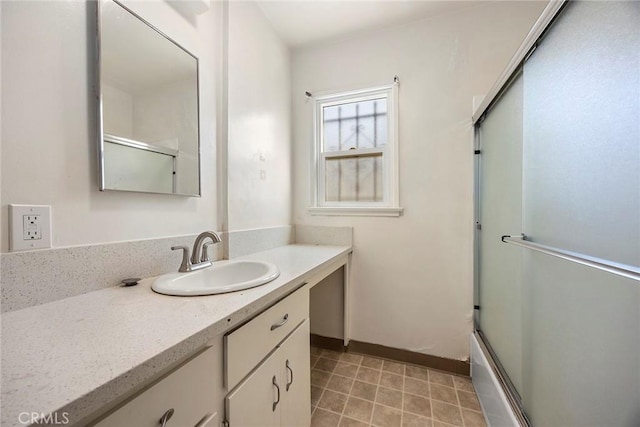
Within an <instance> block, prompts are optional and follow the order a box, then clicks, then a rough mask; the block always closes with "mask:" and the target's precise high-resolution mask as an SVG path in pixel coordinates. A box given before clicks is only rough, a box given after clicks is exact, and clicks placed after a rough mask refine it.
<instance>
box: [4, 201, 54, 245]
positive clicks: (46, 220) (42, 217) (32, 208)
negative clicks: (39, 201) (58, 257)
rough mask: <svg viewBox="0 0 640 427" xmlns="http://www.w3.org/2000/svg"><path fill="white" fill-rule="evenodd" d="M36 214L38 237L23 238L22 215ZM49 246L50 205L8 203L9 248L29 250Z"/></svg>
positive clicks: (23, 223)
mask: <svg viewBox="0 0 640 427" xmlns="http://www.w3.org/2000/svg"><path fill="white" fill-rule="evenodd" d="M29 215H38V223H39V231H40V238H39V239H26V238H25V230H24V226H25V221H24V217H25V216H29ZM50 247H51V206H41V205H9V250H10V251H11V252H15V251H30V250H33V249H45V248H50Z"/></svg>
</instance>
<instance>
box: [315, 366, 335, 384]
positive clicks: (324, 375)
mask: <svg viewBox="0 0 640 427" xmlns="http://www.w3.org/2000/svg"><path fill="white" fill-rule="evenodd" d="M329 378H331V374H330V373H328V372H324V371H318V370H316V369H312V370H311V385H315V386H317V387H326V386H327V383H328V382H329Z"/></svg>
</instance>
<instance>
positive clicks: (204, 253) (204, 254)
mask: <svg viewBox="0 0 640 427" xmlns="http://www.w3.org/2000/svg"><path fill="white" fill-rule="evenodd" d="M215 243H216V242H206V243H205V244H204V245H202V258H200V262H207V261H211V258H209V252H208V250H209V246H211V245H214V244H215Z"/></svg>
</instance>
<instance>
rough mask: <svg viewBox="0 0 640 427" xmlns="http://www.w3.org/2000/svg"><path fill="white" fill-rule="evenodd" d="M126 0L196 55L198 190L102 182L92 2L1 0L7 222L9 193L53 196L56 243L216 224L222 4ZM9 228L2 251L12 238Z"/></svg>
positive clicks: (12, 197) (37, 199) (34, 198)
mask: <svg viewBox="0 0 640 427" xmlns="http://www.w3.org/2000/svg"><path fill="white" fill-rule="evenodd" d="M125 3H126V4H127V6H129V7H130V8H131V9H133V10H134V11H136V12H137V13H138V14H140V15H141V16H143V17H144V18H145V19H147V20H148V21H149V22H152V23H154V24H155V25H156V26H157V27H158V28H159V29H160V30H161V31H163V32H165V33H166V34H168V35H169V36H170V37H172V38H174V39H175V40H176V41H177V42H178V43H180V44H182V45H183V46H185V47H186V48H187V49H189V50H191V51H192V52H193V53H194V54H195V55H196V56H198V57H199V58H200V67H201V69H200V78H201V81H200V117H201V123H200V126H201V128H200V129H201V153H202V159H201V164H202V194H203V196H202V197H201V198H187V197H176V196H166V195H148V194H137V193H123V192H99V191H98V170H97V151H96V146H97V142H96V140H97V136H96V119H95V111H96V101H95V96H94V84H95V81H94V79H95V72H96V70H95V65H94V64H95V59H94V54H95V38H94V34H95V24H94V21H95V10H94V7H95V6H94V5H95V3H94V2H80V1H55V2H29V1H22V2H1V7H2V24H1V30H2V122H3V124H4V126H3V127H2V140H1V144H2V147H1V148H2V154H3V156H2V166H1V171H2V179H1V182H2V188H1V197H2V198H1V203H2V211H1V215H2V223H1V224H0V228H1V229H2V230H3V231H4V230H6V229H7V228H6V227H7V204H9V203H29V204H49V205H52V206H53V210H52V216H53V218H52V219H53V245H54V246H68V245H78V244H87V243H99V242H112V241H120V240H130V239H141V238H151V237H160V236H172V235H180V234H193V233H198V232H201V231H203V230H205V229H217V225H218V221H217V219H218V218H217V209H216V171H215V169H216V168H215V164H216V144H215V135H216V78H217V72H218V71H217V70H218V67H219V63H218V62H217V61H218V59H219V58H220V47H219V43H220V40H221V39H222V37H221V34H220V31H221V23H220V22H221V5H220V3H218V2H211V9H210V10H209V11H208V12H206V13H204V14H202V15H199V16H198V17H197V18H196V17H188V16H187V17H186V16H185V15H184V13H179V12H178V11H177V10H176V9H175V8H174V7H171V6H170V5H169V4H168V3H167V2H164V1H152V2H148V1H147V2H145V1H125ZM187 18H189V19H187ZM6 235H7V234H6V233H2V236H3V238H2V251H7V248H8V245H7V239H6V237H5V236H6Z"/></svg>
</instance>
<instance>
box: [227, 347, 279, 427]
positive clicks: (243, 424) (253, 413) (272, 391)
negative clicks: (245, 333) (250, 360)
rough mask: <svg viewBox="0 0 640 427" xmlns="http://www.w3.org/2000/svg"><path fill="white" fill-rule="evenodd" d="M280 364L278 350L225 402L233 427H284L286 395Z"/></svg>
mask: <svg viewBox="0 0 640 427" xmlns="http://www.w3.org/2000/svg"><path fill="white" fill-rule="evenodd" d="M249 351H250V350H249ZM280 364H281V362H280V354H279V350H276V351H274V352H273V353H272V354H271V355H270V356H269V357H268V358H267V360H265V361H264V362H263V363H262V364H261V365H260V366H259V367H258V368H257V369H256V370H255V371H253V372H252V373H251V374H249V376H248V377H247V378H246V379H245V380H244V381H242V382H241V383H240V385H238V387H236V388H235V390H233V391H232V392H231V393H229V395H228V396H227V397H226V398H225V406H226V414H227V421H228V422H229V425H230V426H231V427H278V426H280V408H281V406H282V405H281V404H282V397H283V395H282V393H283V392H284V383H283V382H282V376H281V375H278V374H277V373H278V372H279V370H280V369H279V368H280Z"/></svg>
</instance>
